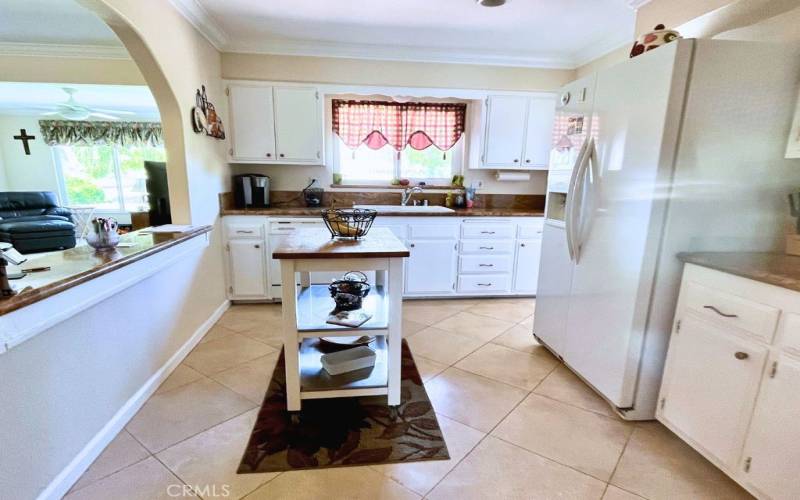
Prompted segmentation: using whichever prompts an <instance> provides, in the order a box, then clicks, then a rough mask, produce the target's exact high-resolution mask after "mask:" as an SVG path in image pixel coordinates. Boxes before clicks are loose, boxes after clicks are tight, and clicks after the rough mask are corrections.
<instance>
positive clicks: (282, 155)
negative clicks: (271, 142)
mask: <svg viewBox="0 0 800 500" xmlns="http://www.w3.org/2000/svg"><path fill="white" fill-rule="evenodd" d="M278 156H280V157H281V158H283V157H284V156H286V155H285V154H283V153H281V154H279V155H278Z"/></svg>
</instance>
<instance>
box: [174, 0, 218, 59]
mask: <svg viewBox="0 0 800 500" xmlns="http://www.w3.org/2000/svg"><path fill="white" fill-rule="evenodd" d="M169 3H170V4H172V6H173V7H175V9H176V10H177V11H178V12H179V13H180V14H181V15H182V16H183V17H184V18H185V19H186V20H187V21H189V23H190V24H191V25H192V26H194V27H195V29H197V31H199V32H200V34H201V35H203V37H205V39H206V40H208V42H209V43H210V44H211V45H213V46H214V48H216V49H217V50H219V51H220V52H221V51H222V50H223V49H225V48H226V46H227V45H228V42H229V40H230V39H229V37H228V34H227V33H225V31H224V30H223V29H222V27H220V25H219V24H217V22H216V21H215V20H214V18H213V17H211V14H209V13H208V11H207V10H206V9H205V8H204V7H203V6H202V5H200V3H199V2H198V1H197V0H169Z"/></svg>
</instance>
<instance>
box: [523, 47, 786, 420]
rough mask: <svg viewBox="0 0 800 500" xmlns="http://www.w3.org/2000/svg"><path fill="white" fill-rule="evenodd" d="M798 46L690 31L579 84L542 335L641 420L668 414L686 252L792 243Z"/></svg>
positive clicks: (566, 138)
mask: <svg viewBox="0 0 800 500" xmlns="http://www.w3.org/2000/svg"><path fill="white" fill-rule="evenodd" d="M798 81H800V51H798V47H797V46H794V45H793V46H788V45H776V44H764V43H753V42H734V41H722V40H691V39H688V40H679V41H676V42H673V43H670V44H668V45H665V46H662V47H660V48H658V49H656V50H654V51H651V52H648V53H646V54H643V55H641V56H639V57H636V58H634V59H631V60H629V61H626V62H624V63H621V64H618V65H616V66H614V67H611V68H608V69H606V70H602V71H600V72H598V73H597V74H595V75H591V76H589V77H586V78H584V79H582V80H579V81H577V82H574V83H573V84H570V85H568V86H566V87H565V88H564V89H563V91H562V98H561V105H560V106H559V108H558V110H557V115H556V122H555V130H554V143H555V147H554V150H553V152H552V154H551V170H550V174H549V178H548V198H547V209H546V213H545V230H544V233H543V244H542V258H541V265H540V272H539V283H538V293H537V304H536V313H535V315H534V335H535V336H536V337H537V339H539V341H540V342H541V343H542V344H544V345H545V346H547V347H548V348H549V349H550V350H551V351H553V352H554V353H555V354H556V355H558V356H559V357H560V358H562V359H563V361H564V362H565V364H566V365H567V366H569V367H570V368H571V369H572V370H573V371H574V372H575V373H576V374H578V375H579V376H580V377H581V378H582V379H583V380H584V381H586V382H587V383H588V384H589V385H590V386H592V387H593V388H594V389H595V390H596V391H597V392H598V393H599V394H600V395H601V396H602V397H603V398H605V399H606V401H607V402H608V403H609V404H610V405H611V406H612V407H614V408H616V409H617V411H618V412H619V414H620V415H621V416H623V418H626V419H630V420H645V419H652V418H654V415H655V407H656V400H657V395H658V389H659V385H660V382H661V373H662V370H663V364H664V358H665V354H666V348H667V344H668V340H669V335H670V333H671V328H672V316H673V314H674V308H675V303H676V300H677V293H678V286H679V283H680V275H681V271H682V265H681V263H680V262H679V260H678V259H677V258H676V254H677V253H679V252H682V251H707V250H708V251H710V250H713V251H782V250H783V242H784V234H785V228H786V222H787V215H788V210H787V208H786V202H785V200H786V197H787V194H788V193H789V192H791V191H792V188H796V187H797V186H798V185H800V163H799V162H798V160H787V159H784V151H785V148H786V141H787V138H788V134H789V128H790V125H791V120H792V115H793V113H794V103H795V102H796V99H797V92H798Z"/></svg>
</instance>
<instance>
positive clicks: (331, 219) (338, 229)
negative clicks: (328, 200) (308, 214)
mask: <svg viewBox="0 0 800 500" xmlns="http://www.w3.org/2000/svg"><path fill="white" fill-rule="evenodd" d="M376 215H378V212H377V211H376V210H370V209H367V208H344V209H343V208H327V209H325V210H323V211H322V220H323V221H325V225H326V226H328V231H330V232H331V238H352V239H355V240H357V239H359V238H361V237H362V236H364V235H365V234H367V233H368V232H369V228H371V227H372V221H374V220H375V216H376Z"/></svg>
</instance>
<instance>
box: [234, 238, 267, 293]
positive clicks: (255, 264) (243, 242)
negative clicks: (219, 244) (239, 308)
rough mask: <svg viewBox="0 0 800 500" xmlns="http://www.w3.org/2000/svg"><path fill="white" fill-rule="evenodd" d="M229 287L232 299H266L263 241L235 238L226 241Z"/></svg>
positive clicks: (265, 268)
mask: <svg viewBox="0 0 800 500" xmlns="http://www.w3.org/2000/svg"><path fill="white" fill-rule="evenodd" d="M227 249H228V254H229V258H228V263H229V282H230V284H229V288H228V292H229V295H230V297H231V298H232V299H266V298H268V294H267V267H266V259H265V257H266V255H265V253H264V243H263V242H261V241H258V240H251V239H235V240H230V241H228V243H227Z"/></svg>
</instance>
